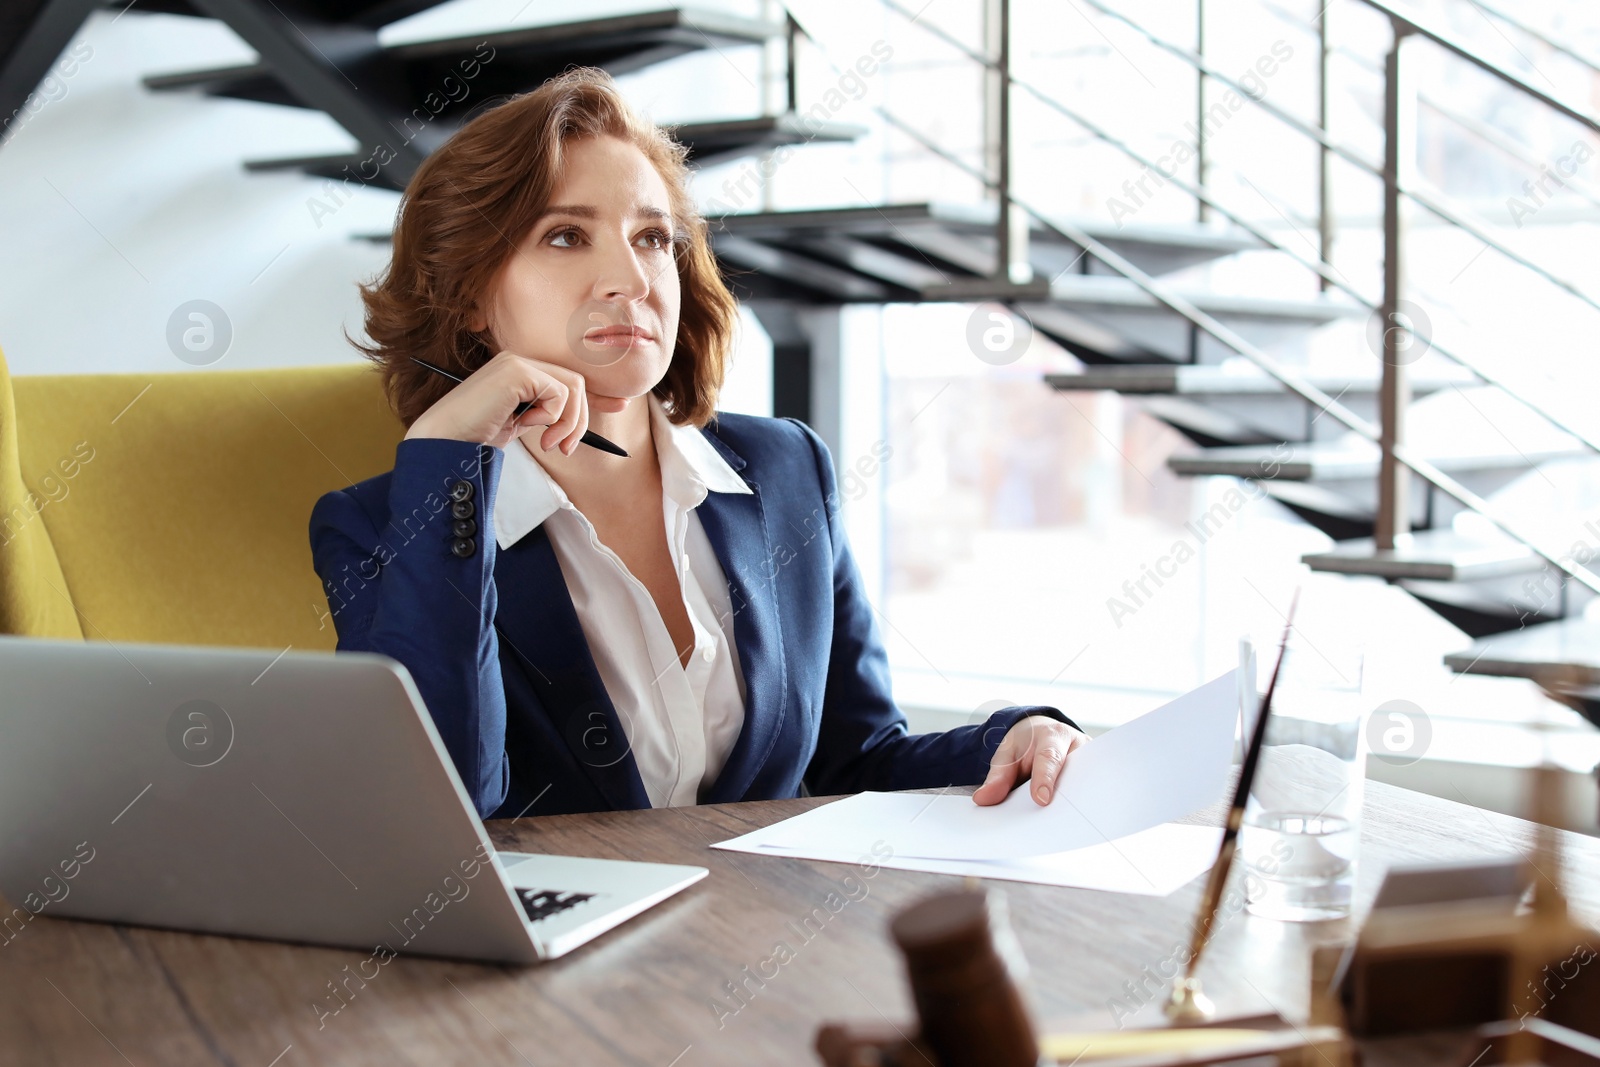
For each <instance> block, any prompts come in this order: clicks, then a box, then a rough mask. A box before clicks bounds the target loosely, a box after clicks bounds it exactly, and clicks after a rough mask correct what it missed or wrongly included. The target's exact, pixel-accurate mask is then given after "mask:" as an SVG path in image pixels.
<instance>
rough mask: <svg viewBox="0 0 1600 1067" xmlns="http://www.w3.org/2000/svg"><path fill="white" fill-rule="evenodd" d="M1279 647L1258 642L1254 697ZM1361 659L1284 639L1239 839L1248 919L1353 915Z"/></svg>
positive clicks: (1347, 651)
mask: <svg viewBox="0 0 1600 1067" xmlns="http://www.w3.org/2000/svg"><path fill="white" fill-rule="evenodd" d="M1279 640H1280V638H1272V639H1268V640H1262V639H1257V641H1256V645H1255V647H1256V663H1257V689H1258V691H1260V692H1265V691H1266V688H1267V682H1268V680H1269V679H1270V678H1271V675H1272V666H1273V662H1274V661H1275V660H1276V658H1277V654H1278V643H1279ZM1362 658H1363V657H1362V653H1361V651H1360V650H1359V649H1355V648H1351V647H1349V646H1344V647H1334V646H1332V645H1330V644H1329V643H1327V642H1317V643H1313V642H1312V641H1309V640H1307V639H1306V638H1304V637H1303V636H1302V635H1300V634H1299V633H1295V634H1294V635H1293V636H1291V637H1290V639H1289V645H1288V649H1287V651H1286V653H1285V656H1284V661H1283V669H1282V672H1281V673H1280V674H1279V677H1278V687H1277V690H1276V692H1275V694H1274V695H1273V699H1272V714H1271V716H1270V717H1269V718H1268V720H1267V733H1266V737H1265V739H1264V741H1263V745H1262V750H1261V758H1260V762H1259V763H1258V764H1257V766H1256V775H1255V781H1254V785H1253V787H1252V788H1251V791H1250V798H1249V801H1248V804H1247V806H1246V808H1245V815H1244V823H1243V826H1242V827H1241V829H1240V832H1239V849H1240V854H1241V856H1242V857H1243V859H1244V876H1245V900H1246V907H1247V909H1248V910H1249V911H1250V912H1251V913H1252V914H1254V915H1260V916H1263V917H1266V918H1272V919H1285V920H1289V921H1291V922H1312V921H1317V920H1322V919H1340V918H1343V917H1345V916H1346V915H1348V914H1350V899H1351V894H1352V891H1353V889H1354V887H1355V876H1356V845H1357V841H1358V839H1359V836H1360V829H1361V827H1360V816H1361V798H1362V785H1363V783H1364V781H1365V779H1366V769H1367V768H1366V749H1365V747H1364V746H1363V744H1362V736H1363V735H1362V731H1363V729H1364V727H1365V725H1366V723H1365V719H1366V714H1367V710H1368V709H1367V707H1366V703H1365V701H1364V700H1363V693H1362ZM1257 706H1258V707H1259V703H1258V705H1257ZM1253 718H1254V711H1253V710H1252V721H1253Z"/></svg>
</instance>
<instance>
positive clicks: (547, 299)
mask: <svg viewBox="0 0 1600 1067" xmlns="http://www.w3.org/2000/svg"><path fill="white" fill-rule="evenodd" d="M563 155H564V166H563V171H562V174H561V178H560V180H559V182H558V183H557V185H556V189H555V192H554V194H553V195H552V196H551V198H550V206H549V208H548V210H547V211H546V212H545V214H544V215H543V216H541V217H540V218H539V219H538V220H537V221H536V222H535V223H534V225H533V228H532V229H531V230H529V231H528V233H527V234H526V235H524V236H523V238H522V241H521V243H520V244H519V245H518V246H517V250H516V252H515V254H513V255H512V256H511V257H510V258H509V259H508V260H507V261H506V265H505V267H504V268H503V269H502V270H501V271H500V274H499V275H498V277H497V280H496V282H495V284H494V286H493V290H492V292H491V293H490V294H488V298H487V301H486V303H485V305H483V306H484V307H486V308H487V312H488V318H487V325H488V327H489V329H490V330H491V331H492V333H493V336H494V338H495V341H496V342H497V344H498V349H497V351H499V350H510V351H512V352H515V353H517V354H518V355H521V356H527V357H529V358H531V359H538V360H544V361H545V362H548V363H554V364H556V365H558V366H562V367H567V368H569V369H571V370H575V371H577V372H578V373H580V374H582V375H583V376H584V379H585V382H586V384H587V386H588V391H589V393H591V394H598V395H601V396H611V397H637V396H642V395H644V394H645V393H648V392H649V391H650V390H651V389H652V388H654V386H655V384H656V383H657V382H659V381H660V380H661V379H662V377H663V376H664V375H665V374H666V372H667V365H668V364H669V363H671V362H672V350H673V345H674V342H675V341H676V338H677V334H678V306H679V298H680V295H681V294H680V290H679V282H678V271H677V268H676V265H675V262H674V248H673V242H672V236H673V232H674V229H675V226H676V224H675V223H674V221H673V218H672V214H671V209H670V203H671V202H670V200H669V199H668V197H667V186H666V183H665V182H664V181H662V179H661V175H660V174H658V173H657V172H656V169H655V167H654V166H652V165H651V163H650V161H649V160H648V159H647V158H645V155H644V153H643V152H641V151H639V149H637V148H635V147H634V146H633V145H631V144H629V143H628V142H626V141H622V140H619V139H617V138H615V137H586V138H583V139H581V140H575V141H568V142H567V144H566V145H565V152H564V153H563ZM484 324H485V322H484V320H483V318H482V317H481V315H480V318H479V321H477V322H475V323H474V327H475V328H477V329H482V328H483V327H484Z"/></svg>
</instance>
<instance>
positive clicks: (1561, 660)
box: [1444, 618, 1600, 686]
mask: <svg viewBox="0 0 1600 1067" xmlns="http://www.w3.org/2000/svg"><path fill="white" fill-rule="evenodd" d="M1444 662H1445V666H1447V667H1449V668H1450V669H1451V670H1453V671H1455V672H1456V673H1458V674H1490V675H1496V676H1499V677H1507V678H1532V679H1534V680H1536V681H1549V682H1551V683H1552V684H1561V685H1563V686H1592V685H1600V620H1592V619H1585V618H1571V619H1558V620H1556V621H1554V622H1543V623H1539V624H1538V625H1536V626H1529V627H1526V628H1524V629H1520V630H1513V631H1510V632H1507V633H1503V634H1495V635H1494V636H1493V637H1486V638H1484V639H1483V640H1481V641H1477V642H1474V643H1473V645H1472V646H1471V647H1470V648H1467V649H1463V650H1462V651H1460V652H1452V653H1451V654H1450V655H1448V656H1446V657H1445V658H1444Z"/></svg>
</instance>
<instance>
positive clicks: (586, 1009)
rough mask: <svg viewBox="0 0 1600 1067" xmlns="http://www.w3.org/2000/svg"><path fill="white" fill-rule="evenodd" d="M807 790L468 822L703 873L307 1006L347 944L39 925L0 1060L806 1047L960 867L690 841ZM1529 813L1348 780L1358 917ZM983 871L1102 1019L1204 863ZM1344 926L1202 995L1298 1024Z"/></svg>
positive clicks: (792, 803)
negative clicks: (328, 1003)
mask: <svg viewBox="0 0 1600 1067" xmlns="http://www.w3.org/2000/svg"><path fill="white" fill-rule="evenodd" d="M824 799H826V798H808V799H803V800H784V801H767V802H759V803H750V804H726V805H717V806H707V807H696V808H671V809H658V810H650V811H637V812H611V813H601V814H593V815H567V816H553V817H547V818H537V819H522V820H517V821H513V822H504V821H502V822H493V823H490V824H489V832H490V835H491V837H492V838H493V839H494V841H495V844H496V845H497V846H498V847H500V848H502V849H512V850H517V851H529V852H551V853H564V854H569V855H580V856H598V857H609V858H626V859H640V860H658V861H664V862H669V863H693V864H699V865H701V866H705V867H708V868H710V870H711V875H710V877H709V878H707V879H705V880H703V881H702V882H700V883H699V884H697V885H695V886H693V887H691V888H690V889H688V890H687V891H685V892H683V893H681V894H679V895H678V896H676V897H673V898H672V899H670V900H668V901H667V902H666V903H664V904H662V905H660V906H658V907H656V908H653V909H651V910H650V911H648V912H646V913H645V914H644V915H642V916H640V917H639V918H637V919H634V920H633V921H631V922H629V923H627V924H625V925H624V926H622V927H620V928H618V929H616V930H614V931H612V932H610V933H608V934H606V935H604V936H603V937H601V938H599V939H598V940H596V941H594V942H592V943H590V944H589V945H586V946H585V947H583V948H581V949H579V950H577V951H576V952H574V953H572V954H571V955H569V956H567V957H564V958H562V959H560V960H557V961H554V962H552V963H549V964H545V965H543V966H539V967H531V968H509V967H495V966H480V965H475V964H470V963H456V962H448V961H439V960H426V959H408V958H403V957H402V958H399V959H396V960H393V961H391V962H389V963H388V964H387V965H386V966H384V967H383V968H382V969H381V971H380V972H379V974H378V976H377V977H376V978H374V979H373V980H372V981H371V982H369V983H367V984H366V985H365V987H364V988H361V989H360V990H359V992H358V993H357V994H356V995H355V996H354V997H353V998H352V999H351V1000H350V1002H349V1003H348V1004H346V1006H345V1007H344V1008H343V1009H342V1010H341V1011H340V1012H339V1013H338V1014H337V1015H327V1014H324V1013H319V1011H318V1010H317V1008H316V1007H314V1005H315V1004H316V1003H317V1001H318V998H319V997H322V996H324V995H326V994H327V990H328V985H327V983H329V982H331V981H334V980H336V979H338V978H340V977H341V976H343V974H344V973H346V972H344V970H343V968H345V967H347V966H349V967H352V968H354V967H356V966H357V965H358V964H359V963H360V962H361V961H362V960H364V959H366V958H367V956H368V954H367V953H363V952H356V951H339V950H332V949H323V948H308V947H303V946H295V945H285V944H276V943H271V942H259V941H248V940H243V939H234V938H225V937H211V936H203V935H191V934H182V933H173V932H168V931H158V930H148V929H142V928H138V927H122V926H111V925H105V924H99V923H88V922H75V921H70V920H58V919H49V918H45V919H44V920H43V921H41V922H34V923H31V924H29V926H28V928H27V929H26V930H25V931H24V933H23V934H22V935H21V936H18V937H16V938H15V939H13V940H12V941H10V942H9V943H7V944H6V945H5V947H4V948H0V1064H3V1065H6V1067H10V1065H12V1064H20V1065H27V1067H46V1065H62V1067H98V1065H102V1064H103V1065H109V1067H125V1065H130V1064H131V1065H135V1067H155V1065H187V1064H224V1065H228V1067H303V1065H308V1064H340V1065H345V1064H375V1065H376V1064H383V1065H400V1064H415V1065H419V1067H421V1065H429V1067H432V1065H457V1064H473V1065H480V1064H482V1065H487V1064H495V1065H498V1064H505V1065H533V1067H545V1065H547V1064H548V1065H558V1064H596V1065H601V1064H632V1065H638V1067H699V1065H711V1064H729V1065H732V1064H739V1065H741V1067H743V1065H749V1064H763V1065H765V1064H816V1063H817V1060H816V1057H815V1055H814V1054H813V1052H812V1051H811V1047H812V1041H813V1038H814V1035H815V1032H816V1028H817V1026H818V1024H819V1023H821V1022H823V1021H825V1020H839V1019H860V1020H883V1019H888V1020H892V1021H893V1022H895V1023H896V1024H900V1023H904V1022H906V1021H908V1020H910V1019H911V1018H912V1008H911V1004H910V1000H909V997H908V995H907V991H906V988H905V983H904V977H903V975H902V972H901V969H900V961H899V958H898V957H897V955H896V954H895V951H894V949H893V947H892V946H891V944H890V943H889V941H888V939H887V936H886V932H885V931H886V924H887V922H888V919H889V917H890V916H891V915H892V914H893V913H894V912H895V911H896V910H898V909H899V908H901V907H903V906H905V905H906V904H908V903H910V902H911V901H913V900H916V899H917V898H919V897H921V896H923V895H925V894H927V893H930V892H935V891H939V890H945V889H949V888H952V887H956V886H959V885H960V884H961V880H960V879H958V878H954V877H950V876H945V875H932V874H920V873H914V872H905V871H895V870H888V869H883V868H876V869H873V870H872V872H871V874H870V876H868V875H867V874H866V873H863V872H862V871H861V870H859V869H858V868H856V867H855V866H853V865H843V864H832V863H819V862H812V861H806V860H790V859H778V858H770V857H762V856H751V855H745V854H741V853H731V852H723V851H719V850H712V849H709V848H708V847H707V846H708V845H709V844H710V843H711V842H714V841H721V840H724V839H726V838H729V837H733V836H735V835H738V834H742V833H745V832H747V831H749V830H752V829H755V828H756V827H759V826H764V825H766V824H768V823H771V822H774V821H777V820H779V819H783V818H786V817H788V816H790V815H794V814H796V813H798V812H801V811H804V810H806V809H807V808H810V807H812V806H814V805H816V804H819V803H822V802H823V801H824ZM1219 816H1220V808H1219V809H1218V810H1217V811H1214V812H1212V813H1210V814H1209V816H1207V817H1200V818H1197V819H1196V821H1211V820H1214V819H1215V818H1217V817H1219ZM1530 831H1531V827H1530V824H1528V823H1525V822H1523V821H1521V820H1518V819H1513V818H1509V817H1507V816H1503V815H1498V814H1495V813H1492V812H1487V811H1483V810H1481V809H1478V808H1472V807H1468V806H1466V805H1464V804H1458V803H1454V802H1452V801H1449V800H1442V799H1438V798H1435V797H1430V796H1425V795H1422V794H1419V793H1413V792H1409V791H1407V790H1402V789H1396V788H1394V787H1391V786H1385V785H1383V784H1381V783H1377V782H1371V783H1369V784H1368V793H1367V799H1366V809H1365V813H1364V816H1363V827H1362V853H1361V864H1360V888H1359V895H1358V902H1357V914H1360V913H1361V912H1362V911H1364V910H1365V908H1366V907H1367V906H1368V904H1369V902H1370V900H1371V897H1372V895H1373V893H1374V892H1375V890H1376V887H1377V880H1378V878H1379V877H1380V876H1381V874H1382V871H1383V869H1384V868H1385V867H1386V866H1387V865H1389V864H1391V863H1397V862H1407V861H1421V860H1439V859H1460V858H1468V857H1474V856H1481V855H1484V854H1486V853H1503V852H1507V851H1510V850H1513V849H1516V848H1518V847H1520V846H1522V845H1524V844H1525V843H1526V842H1527V841H1528V840H1529V837H1530ZM1566 840H1567V841H1568V843H1569V846H1570V848H1569V853H1568V854H1569V856H1571V857H1572V861H1573V862H1572V866H1571V869H1570V870H1569V891H1570V893H1571V895H1572V899H1573V904H1574V912H1575V914H1576V915H1577V916H1578V917H1579V918H1580V919H1582V920H1584V921H1585V922H1587V923H1589V924H1591V925H1594V924H1595V923H1596V922H1597V921H1600V841H1596V840H1593V839H1590V838H1585V837H1579V836H1576V835H1566ZM986 884H988V885H989V886H991V887H996V888H999V889H1000V890H1001V891H1003V892H1004V893H1005V894H1006V897H1007V900H1008V903H1009V905H1010V911H1011V915H1012V923H1013V926H1014V927H1015V929H1016V931H1017V934H1018V936H1019V938H1020V940H1021V942H1022V945H1023V947H1024V950H1025V952H1026V954H1027V957H1028V960H1029V964H1030V968H1031V975H1030V979H1029V983H1030V989H1029V995H1030V997H1031V1000H1032V1002H1033V1004H1034V1005H1035V1008H1036V1012H1037V1014H1038V1016H1039V1018H1040V1020H1041V1022H1042V1023H1056V1022H1071V1023H1074V1024H1076V1025H1080V1026H1092V1027H1106V1028H1109V1027H1114V1026H1116V1025H1117V1023H1118V1022H1119V1021H1125V1017H1126V1015H1127V1013H1128V1012H1129V1011H1131V1010H1133V1009H1134V1008H1136V1007H1137V1006H1138V1005H1139V1004H1140V1003H1141V1002H1149V1001H1153V999H1154V997H1155V996H1156V995H1158V994H1159V992H1160V991H1161V990H1162V988H1163V986H1164V983H1163V981H1162V977H1161V976H1162V973H1163V972H1165V973H1166V974H1169V975H1170V974H1171V973H1172V968H1173V966H1174V965H1173V963H1172V961H1173V960H1174V959H1176V958H1177V953H1178V950H1179V946H1181V945H1182V944H1184V943H1185V940H1186V938H1187V935H1188V930H1189V923H1190V920H1191V912H1192V910H1193V908H1194V906H1195V903H1196V901H1197V900H1198V898H1199V895H1200V887H1201V880H1199V879H1197V880H1196V881H1195V882H1193V883H1191V884H1190V885H1188V886H1186V887H1184V888H1183V889H1181V890H1179V891H1178V892H1176V893H1174V894H1172V895H1171V896H1170V897H1166V898H1149V897H1131V896H1119V895H1114V894H1108V893H1099V892H1092V891H1088V890H1074V889H1060V888H1054V887H1047V886H1035V885H1028V884H1024V883H1020V882H989V883H986ZM808 918H809V920H810V921H809V922H807V921H806V920H807V919H808ZM1351 929H1352V928H1351V926H1350V924H1349V922H1348V921H1341V922H1335V923H1322V924H1309V925H1294V924H1285V923H1278V922H1274V921H1270V920H1265V919H1258V918H1254V917H1251V916H1248V915H1246V914H1243V913H1239V914H1237V915H1235V916H1234V917H1233V918H1231V919H1230V920H1229V921H1227V922H1226V923H1225V924H1224V925H1223V927H1222V928H1221V929H1220V931H1219V933H1218V936H1217V939H1216V941H1215V942H1214V943H1213V946H1212V949H1211V953H1210V955H1209V956H1208V959H1207V962H1206V965H1205V966H1204V968H1203V970H1202V975H1203V977H1204V979H1205V981H1206V985H1207V989H1208V990H1209V992H1210V993H1211V995H1212V996H1213V998H1214V999H1216V1000H1217V1001H1218V1003H1219V1006H1220V1007H1221V1008H1222V1009H1224V1010H1225V1011H1239V1012H1254V1011H1261V1010H1267V1009H1271V1010H1276V1011H1279V1012H1281V1013H1282V1014H1284V1015H1286V1016H1288V1017H1290V1018H1296V1017H1300V1018H1303V1016H1304V1012H1305V1010H1306V987H1307V968H1308V959H1309V950H1310V948H1311V946H1313V945H1315V944H1318V943H1321V942H1328V941H1337V940H1342V939H1345V938H1347V937H1348V936H1349V935H1350V933H1351ZM780 942H781V943H782V944H783V945H784V946H785V947H786V949H787V951H782V950H778V948H777V946H778V945H779V943H780ZM763 976H769V977H763ZM1149 1010H1151V1009H1150V1007H1148V1006H1147V1007H1146V1008H1145V1011H1147V1012H1148V1011H1149ZM319 1018H320V1024H319Z"/></svg>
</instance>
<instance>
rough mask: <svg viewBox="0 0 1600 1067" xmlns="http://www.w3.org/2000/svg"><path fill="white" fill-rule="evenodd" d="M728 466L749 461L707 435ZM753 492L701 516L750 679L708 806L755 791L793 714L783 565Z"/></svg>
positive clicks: (712, 498)
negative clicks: (782, 608)
mask: <svg viewBox="0 0 1600 1067" xmlns="http://www.w3.org/2000/svg"><path fill="white" fill-rule="evenodd" d="M701 432H702V433H704V435H705V437H706V439H707V440H708V441H710V442H711V445H712V447H714V448H715V449H716V450H717V451H718V452H719V453H720V454H721V455H722V457H723V458H724V459H725V460H727V461H728V465H729V466H730V467H732V468H733V469H734V470H736V471H737V470H742V469H743V467H744V466H745V461H744V457H742V456H740V455H739V454H738V453H737V452H735V451H733V449H731V448H729V447H728V446H727V445H726V444H725V443H723V441H722V439H721V438H719V437H717V436H716V435H715V434H713V433H710V432H708V431H704V430H702V431H701ZM744 481H745V484H746V485H748V486H749V487H750V490H751V491H750V493H749V494H745V493H718V492H711V493H707V494H706V498H705V500H704V501H702V502H701V504H700V506H699V507H698V508H697V509H696V511H697V513H698V514H699V516H700V525H701V526H702V527H703V528H704V529H705V532H706V539H707V540H708V541H710V542H711V547H712V549H713V550H714V551H715V552H716V554H717V560H718V562H720V563H721V564H722V570H723V574H724V575H725V576H726V577H727V579H728V597H729V600H730V602H731V605H732V610H733V631H734V639H735V642H736V643H737V645H738V655H739V667H740V670H741V672H742V673H743V674H744V682H745V695H746V697H745V709H744V725H743V726H742V727H741V728H740V730H739V737H738V740H736V741H735V742H734V745H733V750H732V751H731V752H729V753H728V759H727V762H726V763H725V764H724V765H723V768H722V772H721V773H720V774H719V775H718V776H717V780H716V782H715V783H713V785H712V787H711V791H710V793H709V794H708V795H707V796H706V797H705V803H708V804H724V803H728V802H731V801H735V800H739V799H740V798H741V797H743V796H744V794H745V791H746V790H747V789H749V787H750V783H751V782H752V781H753V780H754V779H755V776H756V772H758V771H759V770H760V769H761V767H762V765H763V764H765V763H766V761H767V757H768V756H770V755H771V753H772V748H773V745H774V744H775V743H776V742H777V739H778V733H779V728H780V727H781V726H782V724H783V720H784V716H785V715H786V714H787V711H788V708H787V699H788V690H789V686H788V673H787V669H786V666H785V664H784V659H783V633H782V627H781V624H780V620H779V616H778V597H777V584H778V583H777V574H778V566H779V563H778V559H777V556H776V555H775V554H774V552H773V550H772V537H771V534H770V532H769V531H768V529H767V521H766V512H765V509H764V508H763V506H762V501H761V486H760V485H758V484H756V483H755V482H753V481H751V480H750V479H749V478H748V477H746V478H745V479H744Z"/></svg>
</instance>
